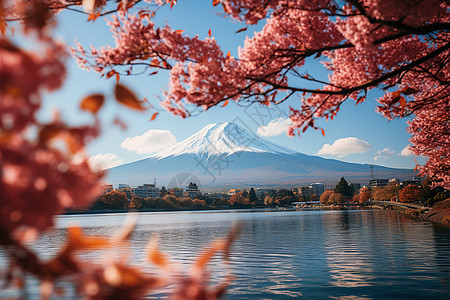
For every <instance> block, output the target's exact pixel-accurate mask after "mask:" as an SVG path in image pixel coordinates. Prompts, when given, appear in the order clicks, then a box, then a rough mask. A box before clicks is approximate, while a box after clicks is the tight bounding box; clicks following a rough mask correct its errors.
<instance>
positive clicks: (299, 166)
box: [105, 123, 413, 189]
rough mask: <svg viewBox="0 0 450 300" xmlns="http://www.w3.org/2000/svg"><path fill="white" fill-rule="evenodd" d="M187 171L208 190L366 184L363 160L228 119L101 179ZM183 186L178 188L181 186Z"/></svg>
mask: <svg viewBox="0 0 450 300" xmlns="http://www.w3.org/2000/svg"><path fill="white" fill-rule="evenodd" d="M375 172H376V175H377V177H380V178H399V179H406V178H411V177H412V176H413V171H412V170H408V169H395V168H387V167H381V166H375ZM180 174H190V175H193V176H194V177H196V178H198V179H199V181H200V182H197V184H199V185H201V186H202V187H203V188H208V189H225V188H242V187H249V186H253V187H255V188H256V187H280V186H285V187H286V186H299V185H302V184H309V183H312V182H322V183H334V184H335V183H336V182H337V181H338V180H339V178H340V177H341V176H344V177H345V178H347V179H348V180H349V181H350V182H355V183H356V182H359V183H367V181H368V180H369V177H370V168H369V165H367V164H355V163H347V162H342V161H339V160H335V159H325V158H321V157H318V156H311V155H306V154H302V153H299V152H295V151H293V150H290V149H287V148H285V147H282V146H279V145H277V144H274V143H271V142H268V141H265V140H263V139H262V138H260V137H258V136H256V135H254V134H252V133H250V132H248V131H247V130H245V129H243V128H241V127H239V126H238V125H236V124H234V123H222V124H210V125H208V126H206V127H205V128H203V129H202V130H200V131H199V132H197V133H196V134H194V135H192V136H190V137H189V138H187V139H185V140H183V141H181V142H179V143H177V144H175V145H173V146H172V147H169V148H167V149H166V150H163V151H161V152H158V153H156V154H155V155H153V156H151V157H149V158H146V159H143V160H140V161H136V162H132V163H128V164H124V165H121V166H118V167H114V168H111V169H109V170H108V173H107V177H106V178H105V181H106V182H108V183H110V184H119V183H127V184H131V185H132V186H137V185H142V184H144V183H150V182H153V180H154V178H156V179H157V182H158V185H159V186H163V185H164V186H166V187H169V188H171V187H173V186H170V182H173V178H174V177H176V176H178V175H180ZM182 187H184V186H182Z"/></svg>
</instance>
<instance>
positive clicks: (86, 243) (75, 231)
mask: <svg viewBox="0 0 450 300" xmlns="http://www.w3.org/2000/svg"><path fill="white" fill-rule="evenodd" d="M67 236H68V242H67V245H66V248H70V249H74V250H78V249H98V248H101V247H105V246H109V245H110V242H109V240H108V239H106V238H104V237H98V236H86V235H84V234H83V230H82V229H81V228H80V227H75V226H72V227H69V228H68V229H67Z"/></svg>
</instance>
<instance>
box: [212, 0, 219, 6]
mask: <svg viewBox="0 0 450 300" xmlns="http://www.w3.org/2000/svg"><path fill="white" fill-rule="evenodd" d="M219 3H220V0H213V2H212V5H213V6H217V4H219Z"/></svg>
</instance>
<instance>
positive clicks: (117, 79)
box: [116, 74, 120, 83]
mask: <svg viewBox="0 0 450 300" xmlns="http://www.w3.org/2000/svg"><path fill="white" fill-rule="evenodd" d="M119 80H120V75H119V74H116V83H119Z"/></svg>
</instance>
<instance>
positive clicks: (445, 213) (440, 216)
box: [59, 204, 450, 227]
mask: <svg viewBox="0 0 450 300" xmlns="http://www.w3.org/2000/svg"><path fill="white" fill-rule="evenodd" d="M364 208H368V209H388V210H394V211H397V212H399V213H403V214H406V215H408V216H410V217H411V218H413V219H416V220H421V221H428V222H432V223H435V224H440V225H444V226H449V227H450V210H448V209H445V210H436V209H433V208H430V209H429V210H428V211H425V212H424V211H421V210H419V209H404V208H398V207H382V206H379V205H373V204H372V205H370V204H369V205H361V204H351V205H349V204H333V205H319V206H315V205H314V206H305V207H299V208H296V207H265V206H264V207H226V208H215V207H196V208H179V209H164V208H153V209H139V210H128V209H108V210H106V209H102V210H72V211H66V212H65V213H63V214H60V215H59V216H73V215H94V214H119V213H133V212H183V211H186V212H188V211H224V210H230V209H231V210H252V209H255V210H263V209H264V210H270V211H274V210H284V211H288V210H292V211H295V210H311V209H319V210H349V209H356V210H357V209H364Z"/></svg>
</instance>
